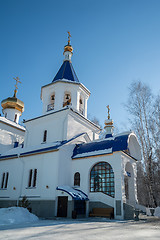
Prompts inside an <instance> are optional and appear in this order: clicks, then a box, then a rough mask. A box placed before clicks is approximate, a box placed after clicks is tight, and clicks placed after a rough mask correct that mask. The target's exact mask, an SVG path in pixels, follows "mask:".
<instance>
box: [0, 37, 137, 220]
mask: <svg viewBox="0 0 160 240" xmlns="http://www.w3.org/2000/svg"><path fill="white" fill-rule="evenodd" d="M63 54H64V61H63V63H62V66H61V67H60V69H59V71H58V73H57V74H56V76H55V77H54V79H53V81H52V82H51V83H49V84H47V85H45V86H42V88H41V99H42V102H43V114H42V115H41V116H38V117H36V118H33V119H29V120H25V121H24V125H25V126H21V125H20V124H19V117H20V115H21V114H22V112H23V110H24V103H23V102H22V101H20V100H19V99H17V96H16V94H17V88H16V90H15V93H14V96H13V97H9V98H7V99H5V100H3V101H2V102H1V105H2V108H3V114H4V116H0V207H8V206H15V205H18V203H19V201H20V200H22V198H23V196H26V197H27V199H28V200H29V202H30V210H31V211H32V212H33V213H34V214H36V215H37V216H39V217H45V218H54V217H84V216H86V217H88V216H107V214H108V213H109V215H108V216H109V217H114V218H115V219H129V218H133V211H134V208H135V206H136V203H137V201H138V200H137V188H136V164H137V161H138V160H140V158H141V151H140V146H139V143H138V141H137V137H136V135H135V134H134V133H133V132H125V133H122V134H118V135H113V133H112V130H113V121H112V119H110V115H109V113H108V119H107V120H106V121H105V127H104V132H105V134H104V137H103V138H99V135H100V133H101V128H100V127H99V126H97V125H96V124H95V123H93V122H91V121H90V120H88V119H87V101H88V99H89V96H90V92H89V90H88V89H87V88H86V87H85V86H84V85H83V84H82V83H80V82H79V80H78V78H77V76H76V73H75V71H74V69H73V66H72V63H71V57H72V54H73V48H72V46H71V44H70V37H69V38H68V44H67V45H66V46H65V47H64V53H63ZM18 80H19V79H18V78H17V79H16V81H17V82H18ZM108 112H109V108H108Z"/></svg>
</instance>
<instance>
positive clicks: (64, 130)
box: [25, 108, 99, 147]
mask: <svg viewBox="0 0 160 240" xmlns="http://www.w3.org/2000/svg"><path fill="white" fill-rule="evenodd" d="M46 122H47V124H46ZM25 125H26V138H25V147H28V146H35V145H41V144H43V135H44V131H45V130H47V140H46V142H47V143H50V142H55V141H62V140H69V139H71V138H72V137H74V136H76V135H78V134H80V133H83V132H84V133H87V134H88V135H89V137H90V139H91V140H94V139H97V138H98V137H99V135H98V133H99V129H98V128H97V127H95V126H94V125H93V124H91V123H89V122H88V121H87V120H86V119H84V118H82V117H81V116H79V115H77V114H76V113H74V112H73V111H72V110H70V109H69V108H68V109H66V110H63V111H59V112H56V113H52V114H47V115H45V116H42V117H40V118H37V119H33V120H31V121H28V122H26V123H25ZM44 144H45V143H44Z"/></svg>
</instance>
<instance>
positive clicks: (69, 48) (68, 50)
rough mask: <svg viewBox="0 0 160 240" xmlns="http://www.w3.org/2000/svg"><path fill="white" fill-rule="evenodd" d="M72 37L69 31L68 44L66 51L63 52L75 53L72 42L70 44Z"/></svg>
mask: <svg viewBox="0 0 160 240" xmlns="http://www.w3.org/2000/svg"><path fill="white" fill-rule="evenodd" d="M70 37H71V34H70V32H68V44H67V45H66V46H64V52H63V54H64V53H65V52H71V53H72V54H73V47H72V46H71V44H70V42H71V40H70Z"/></svg>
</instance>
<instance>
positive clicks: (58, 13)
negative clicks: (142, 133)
mask: <svg viewBox="0 0 160 240" xmlns="http://www.w3.org/2000/svg"><path fill="white" fill-rule="evenodd" d="M67 31H70V32H71V35H72V39H71V44H72V46H73V48H74V54H73V57H72V64H73V67H74V69H75V71H76V73H77V76H78V78H79V80H80V82H81V83H83V84H84V85H85V86H86V87H87V88H88V89H89V90H90V91H91V96H90V99H89V101H88V113H89V115H90V116H92V117H93V116H96V117H97V118H98V119H99V120H100V123H101V125H102V126H104V120H105V119H106V116H107V110H106V105H108V104H109V105H110V107H111V117H112V119H113V120H114V122H115V124H116V125H117V126H118V127H119V128H120V129H124V128H125V127H126V128H128V127H129V125H128V124H127V120H128V119H127V118H128V116H127V113H126V111H125V109H124V107H123V103H125V102H126V101H127V98H128V87H129V86H130V83H131V82H132V81H133V80H141V81H143V82H145V83H147V84H149V86H150V87H151V88H152V90H153V92H154V93H155V94H157V93H158V92H159V89H160V1H159V0H104V1H103V0H96V1H95V0H67V1H66V0H0V34H1V37H0V89H1V100H2V99H4V98H7V97H9V96H12V95H13V91H14V85H15V82H14V80H13V77H17V76H19V78H20V80H21V81H22V84H21V85H20V86H19V91H18V95H17V97H18V98H19V99H21V100H22V101H24V103H25V112H24V113H23V116H22V117H21V119H23V118H24V119H29V118H32V117H35V116H37V115H40V114H41V113H42V103H41V100H40V90H41V86H43V85H45V84H48V83H50V82H51V81H52V79H53V78H54V76H55V74H56V73H57V71H58V69H59V68H60V66H61V64H62V61H63V47H64V45H66V44H67Z"/></svg>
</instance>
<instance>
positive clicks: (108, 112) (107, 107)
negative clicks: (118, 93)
mask: <svg viewBox="0 0 160 240" xmlns="http://www.w3.org/2000/svg"><path fill="white" fill-rule="evenodd" d="M107 108H108V119H110V113H109V112H110V110H111V109H110V108H109V105H107Z"/></svg>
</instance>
